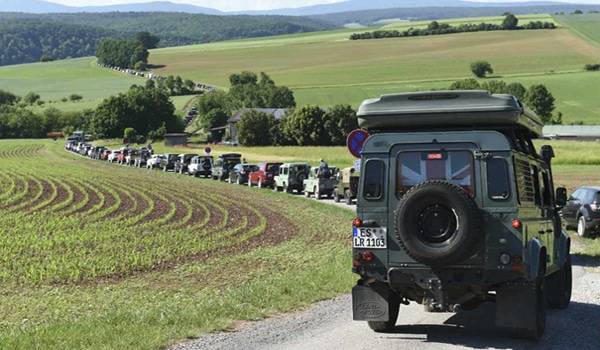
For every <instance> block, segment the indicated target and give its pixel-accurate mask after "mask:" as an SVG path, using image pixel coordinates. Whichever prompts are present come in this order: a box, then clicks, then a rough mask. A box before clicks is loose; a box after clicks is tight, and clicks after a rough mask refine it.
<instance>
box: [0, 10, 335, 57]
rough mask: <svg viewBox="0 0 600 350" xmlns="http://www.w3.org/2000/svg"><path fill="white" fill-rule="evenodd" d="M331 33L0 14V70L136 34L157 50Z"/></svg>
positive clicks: (154, 18) (242, 23)
mask: <svg viewBox="0 0 600 350" xmlns="http://www.w3.org/2000/svg"><path fill="white" fill-rule="evenodd" d="M331 28H334V26H333V25H331V24H328V23H325V22H324V21H320V20H313V19H309V18H304V17H285V16H211V15H202V14H185V13H135V12H131V13H130V12H127V13H125V12H124V13H76V14H54V13H53V14H24V13H1V12H0V47H2V50H0V65H9V64H20V63H30V62H38V61H51V60H56V59H64V58H75V57H85V56H93V55H94V54H95V52H96V49H97V48H98V45H99V44H100V41H101V40H102V39H104V38H114V39H126V38H131V37H132V36H133V35H135V33H136V32H138V31H144V32H152V33H154V34H155V35H157V36H159V37H160V38H161V45H162V46H180V45H190V44H199V43H206V42H213V41H220V40H229V39H241V38H249V37H260V36H272V35H282V34H291V33H300V32H310V31H317V30H325V29H331ZM128 63H130V62H128ZM135 63H137V61H136V62H133V64H135ZM123 67H125V66H123Z"/></svg>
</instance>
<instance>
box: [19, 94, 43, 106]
mask: <svg viewBox="0 0 600 350" xmlns="http://www.w3.org/2000/svg"><path fill="white" fill-rule="evenodd" d="M40 98H41V97H40V95H38V94H36V93H35V92H30V93H28V94H27V95H25V97H23V102H25V103H27V104H29V105H32V104H35V103H36V102H38V101H39V100H40Z"/></svg>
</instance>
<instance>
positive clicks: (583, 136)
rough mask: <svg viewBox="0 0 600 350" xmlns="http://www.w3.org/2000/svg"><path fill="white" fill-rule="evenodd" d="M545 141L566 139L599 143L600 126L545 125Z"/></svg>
mask: <svg viewBox="0 0 600 350" xmlns="http://www.w3.org/2000/svg"><path fill="white" fill-rule="evenodd" d="M543 134H544V136H543V137H544V138H546V139H553V140H555V139H568V140H582V141H583V140H585V141H600V125H547V126H545V127H544V131H543Z"/></svg>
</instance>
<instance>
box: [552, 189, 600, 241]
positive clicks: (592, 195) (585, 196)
mask: <svg viewBox="0 0 600 350" xmlns="http://www.w3.org/2000/svg"><path fill="white" fill-rule="evenodd" d="M561 214H562V217H563V219H564V221H565V223H566V226H567V229H572V228H577V235H579V236H580V237H588V236H590V235H591V234H592V233H595V232H598V229H599V228H600V187H581V188H579V189H577V191H575V192H573V194H572V195H571V197H569V200H568V201H567V205H566V206H565V207H564V208H563V210H562V212H561Z"/></svg>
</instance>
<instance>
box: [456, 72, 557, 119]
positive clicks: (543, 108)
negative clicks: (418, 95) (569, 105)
mask: <svg viewBox="0 0 600 350" xmlns="http://www.w3.org/2000/svg"><path fill="white" fill-rule="evenodd" d="M448 89H449V90H487V91H489V92H491V93H493V94H509V95H513V96H515V97H516V98H518V99H519V100H520V101H522V102H523V103H524V104H525V105H526V106H528V107H529V108H531V109H532V110H533V111H534V112H535V113H536V114H537V115H538V116H539V117H540V118H541V119H542V122H543V123H544V124H562V122H563V121H562V113H561V112H558V113H556V114H555V110H556V105H555V102H556V99H555V98H554V96H553V95H552V93H551V92H550V90H548V88H547V87H546V86H545V85H543V84H535V85H531V86H530V87H529V88H526V87H525V86H524V85H523V84H521V83H518V82H514V83H510V84H507V83H505V82H504V81H502V80H488V81H484V82H482V83H480V82H479V81H477V80H476V79H464V80H457V81H455V82H453V83H452V84H451V85H450V86H449V87H448Z"/></svg>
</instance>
